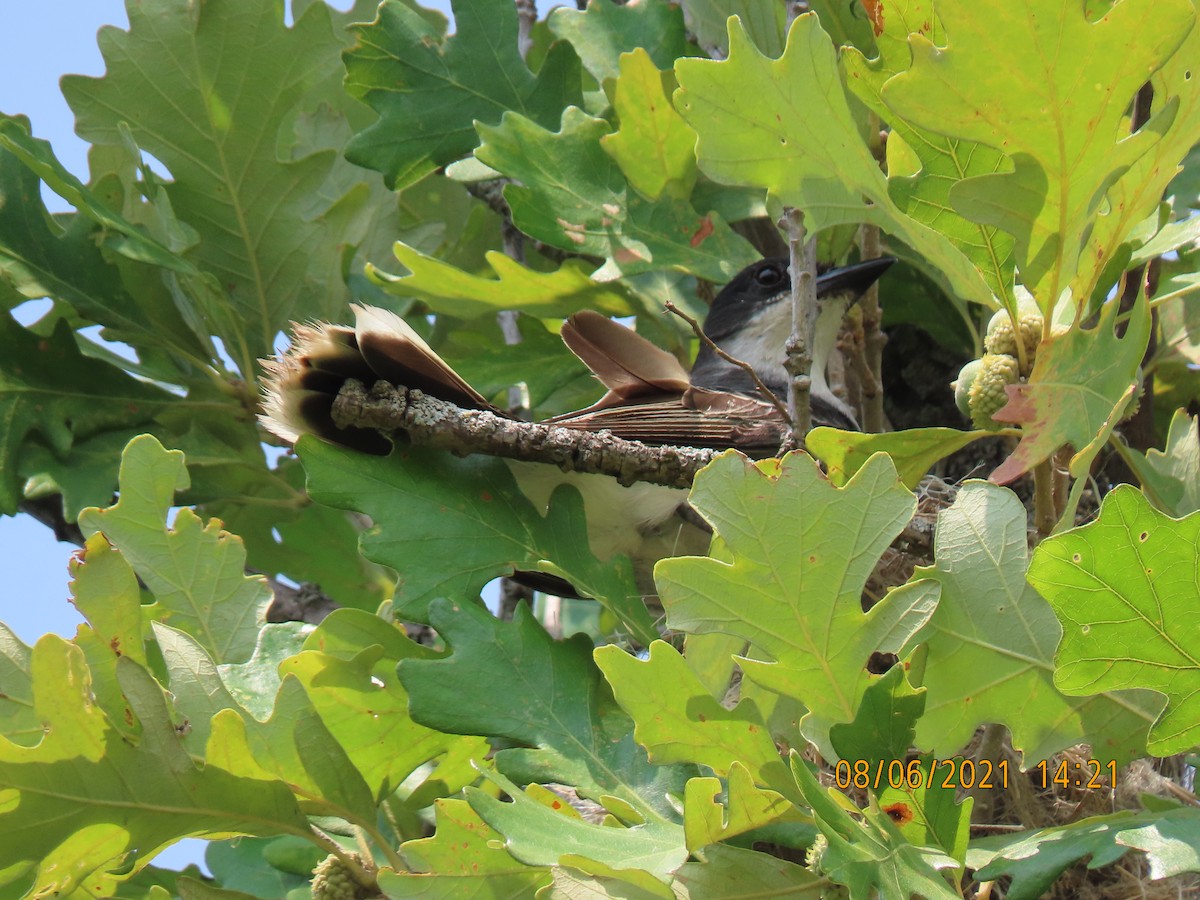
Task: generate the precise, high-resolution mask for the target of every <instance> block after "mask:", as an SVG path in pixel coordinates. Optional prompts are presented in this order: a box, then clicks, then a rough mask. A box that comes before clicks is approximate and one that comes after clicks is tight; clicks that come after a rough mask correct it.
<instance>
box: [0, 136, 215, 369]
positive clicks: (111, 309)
mask: <svg viewBox="0 0 1200 900" xmlns="http://www.w3.org/2000/svg"><path fill="white" fill-rule="evenodd" d="M11 121H12V120H10V124H8V128H7V129H6V130H10V131H17V133H20V132H19V131H18V130H17V129H15V128H14V126H12V125H11ZM16 121H18V122H20V124H21V125H22V130H23V125H24V123H23V121H21V120H16ZM30 143H32V144H33V145H34V148H35V149H39V150H40V148H41V147H42V146H43V145H42V144H41V142H37V141H32V139H30ZM45 152H46V153H47V154H48V153H49V150H48V149H46V151H45ZM0 186H2V188H3V190H2V194H3V197H2V199H0V275H3V276H4V277H5V278H7V279H8V280H9V281H10V282H11V283H12V285H13V287H15V288H16V289H17V290H18V291H20V293H21V294H22V295H24V296H25V297H27V298H31V299H36V298H39V297H52V298H54V299H55V300H58V301H61V302H63V303H65V304H68V305H69V306H70V307H71V308H72V309H74V310H75V312H77V313H78V314H79V315H81V316H83V317H85V318H86V319H89V320H91V321H93V322H98V323H100V324H103V325H105V326H108V328H109V329H111V331H110V332H108V333H109V335H110V336H112V337H114V338H118V339H122V340H128V341H130V342H131V343H134V344H136V345H138V346H142V347H158V348H165V349H170V350H174V351H176V352H178V353H181V354H203V355H204V356H205V357H206V356H207V350H205V349H203V348H202V347H201V346H200V345H199V344H198V343H197V339H196V336H195V334H194V333H193V332H192V331H191V329H190V328H189V327H188V325H187V324H186V323H185V322H183V321H182V320H181V318H180V315H179V312H178V310H177V309H176V308H175V307H174V306H173V305H171V304H160V303H155V302H152V301H151V300H150V299H148V298H147V297H146V296H145V295H144V294H143V293H141V292H139V291H135V290H131V289H130V287H129V286H128V285H126V284H125V282H124V279H123V278H122V275H121V272H120V270H119V269H118V267H117V266H115V265H112V264H110V262H109V261H108V259H107V258H106V257H105V255H104V253H103V251H102V250H101V248H100V247H99V246H97V243H98V241H97V238H99V237H102V236H103V235H104V232H103V230H102V229H100V228H98V227H97V226H96V224H95V223H94V222H93V221H92V220H90V219H88V218H87V217H86V216H83V215H67V216H55V217H51V215H50V213H49V212H48V211H47V210H46V207H45V206H44V204H43V203H42V198H41V193H40V191H39V188H40V185H39V183H38V178H37V175H35V174H34V172H33V171H32V170H31V169H29V168H27V167H26V166H25V165H24V164H23V163H22V162H21V160H20V159H19V158H18V157H17V156H16V155H14V154H13V153H12V152H10V151H9V150H5V149H0ZM180 265H182V263H180ZM156 274H157V272H156ZM84 380H86V379H81V381H84Z"/></svg>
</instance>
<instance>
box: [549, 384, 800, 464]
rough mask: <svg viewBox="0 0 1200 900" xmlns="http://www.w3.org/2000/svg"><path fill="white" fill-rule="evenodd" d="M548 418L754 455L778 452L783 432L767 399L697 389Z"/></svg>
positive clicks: (658, 440) (618, 433)
mask: <svg viewBox="0 0 1200 900" xmlns="http://www.w3.org/2000/svg"><path fill="white" fill-rule="evenodd" d="M548 422H549V423H551V424H554V425H561V426H563V427H564V428H578V429H581V430H584V431H611V432H612V433H613V434H615V435H616V436H617V437H621V438H625V439H626V440H632V441H642V442H643V443H646V444H679V445H683V446H688V447H710V448H713V449H716V450H725V449H728V448H734V449H737V450H741V451H743V452H744V453H747V454H749V455H751V456H769V455H771V454H772V453H774V452H775V451H776V450H778V449H779V442H780V441H781V440H782V438H783V431H784V426H783V422H782V420H781V419H780V417H779V413H778V412H776V410H775V408H774V407H773V406H771V405H770V404H769V403H764V402H762V401H761V400H756V399H754V398H752V397H745V396H741V395H738V394H726V393H721V392H718V391H708V390H703V389H699V388H693V389H690V390H689V391H688V392H687V393H686V394H683V395H677V396H666V395H662V394H660V395H659V396H658V398H656V399H650V400H647V401H646V402H644V403H634V404H625V405H622V406H609V407H602V406H601V405H600V404H597V405H595V406H592V407H589V408H588V409H585V410H580V411H579V412H575V413H566V414H565V415H561V416H557V417H555V418H553V419H550V420H548Z"/></svg>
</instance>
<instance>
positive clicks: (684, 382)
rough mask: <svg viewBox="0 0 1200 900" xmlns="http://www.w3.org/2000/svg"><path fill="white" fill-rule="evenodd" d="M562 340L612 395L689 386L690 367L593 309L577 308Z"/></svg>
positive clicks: (639, 394)
mask: <svg viewBox="0 0 1200 900" xmlns="http://www.w3.org/2000/svg"><path fill="white" fill-rule="evenodd" d="M562 339H563V342H564V343H565V344H566V345H567V347H569V348H570V350H571V352H572V353H574V354H575V355H576V356H578V357H579V358H580V359H581V360H583V364H584V365H585V366H587V367H588V368H589V369H591V370H592V371H593V372H594V373H595V374H596V377H597V378H599V379H600V381H601V383H602V384H603V385H604V386H605V387H606V388H608V390H609V392H610V395H611V397H612V399H611V401H610V398H609V397H606V398H605V399H604V400H602V401H601V403H604V404H605V405H607V403H606V401H609V402H616V401H617V400H620V401H622V402H624V401H628V400H633V399H637V398H641V397H651V396H656V395H660V394H682V393H683V392H684V391H686V390H687V389H688V385H689V382H688V373H687V370H686V369H684V368H683V366H681V365H680V364H679V360H677V359H676V358H675V357H674V356H672V355H671V354H670V353H668V352H667V351H666V350H663V349H661V348H660V347H656V346H655V345H654V344H652V343H650V342H649V341H648V340H646V339H645V338H644V337H642V336H641V335H640V334H638V333H637V332H635V331H632V330H630V329H628V328H626V327H625V326H624V325H620V324H618V323H616V322H614V321H613V320H612V319H609V318H608V317H606V316H602V315H600V314H599V313H597V312H592V311H591V310H583V311H581V312H577V313H576V314H575V315H573V316H571V318H569V319H567V321H566V323H565V324H564V325H563V328H562Z"/></svg>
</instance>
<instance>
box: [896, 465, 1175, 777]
mask: <svg viewBox="0 0 1200 900" xmlns="http://www.w3.org/2000/svg"><path fill="white" fill-rule="evenodd" d="M1026 522H1027V514H1026V511H1025V507H1024V506H1023V505H1022V504H1021V501H1020V500H1019V499H1018V498H1017V496H1016V495H1015V494H1014V493H1013V492H1012V491H1010V490H1008V489H1007V488H1002V487H999V486H998V485H994V484H989V483H987V482H982V481H970V482H967V483H966V484H965V485H963V487H962V488H961V489H960V490H959V493H958V497H957V498H956V499H955V502H954V505H953V506H951V507H950V508H949V509H946V510H944V511H943V512H942V513H941V515H940V516H939V517H938V524H937V532H936V539H935V544H934V558H935V563H934V565H933V566H929V567H922V568H920V569H918V570H917V573H916V574H917V575H919V576H921V577H924V578H931V579H934V580H935V581H937V582H938V584H940V585H941V588H942V599H941V601H940V602H939V603H938V608H937V611H936V612H935V613H934V615H933V618H932V619H930V621H929V625H928V627H927V629H926V631H925V633H924V638H925V642H926V646H927V648H928V656H927V660H926V663H925V674H924V677H923V678H922V683H923V684H924V686H925V688H926V695H925V696H926V700H925V714H924V715H923V716H922V717H921V719H920V720H919V721H918V722H917V740H916V744H917V746H918V747H921V748H922V749H926V750H930V751H932V752H933V753H934V755H935V756H938V757H942V758H948V757H950V756H952V755H953V754H955V753H957V752H958V751H959V750H960V749H961V748H962V747H964V746H966V744H967V743H968V742H969V741H970V740H971V736H972V735H973V734H974V733H975V731H976V729H977V728H978V727H979V726H980V725H983V724H986V723H989V722H995V723H1000V724H1003V725H1007V726H1008V728H1009V730H1010V731H1011V732H1012V743H1013V747H1014V748H1015V749H1016V750H1017V751H1018V752H1020V753H1022V754H1023V755H1024V756H1023V759H1024V765H1026V766H1029V765H1032V764H1033V763H1035V762H1037V761H1038V760H1042V759H1046V758H1047V757H1049V756H1050V755H1051V754H1053V753H1055V752H1056V751H1058V750H1061V749H1063V748H1064V747H1069V746H1071V745H1072V744H1075V743H1078V742H1079V741H1080V740H1086V741H1087V742H1089V743H1090V744H1091V745H1092V750H1093V753H1094V754H1095V755H1096V756H1097V758H1103V759H1116V760H1120V761H1122V762H1124V761H1127V760H1129V759H1133V758H1136V757H1138V756H1140V755H1141V754H1142V753H1144V752H1145V745H1146V731H1147V728H1148V726H1149V723H1150V722H1151V721H1152V720H1153V718H1154V715H1155V711H1156V710H1157V708H1158V706H1159V705H1160V704H1159V703H1158V702H1157V701H1156V700H1155V698H1154V697H1153V695H1151V694H1148V693H1144V692H1143V693H1140V694H1124V693H1122V694H1114V693H1112V692H1110V691H1105V692H1103V693H1100V694H1099V695H1097V696H1095V697H1087V698H1076V697H1065V696H1063V695H1062V693H1060V692H1059V690H1057V689H1056V687H1055V682H1054V680H1053V679H1054V664H1053V654H1054V646H1055V644H1056V642H1057V641H1058V639H1059V635H1060V634H1061V633H1062V631H1061V628H1060V627H1059V625H1058V623H1057V622H1056V621H1055V619H1054V613H1053V611H1052V610H1051V608H1050V607H1049V606H1048V605H1047V604H1046V602H1045V601H1044V600H1043V599H1042V598H1041V597H1040V596H1038V593H1037V591H1035V590H1033V588H1031V587H1030V586H1029V585H1027V584H1026V583H1025V570H1026V565H1027V563H1026V561H1027V559H1028V549H1027V546H1028V545H1027V543H1026V529H1027V526H1026ZM900 590H901V591H907V590H910V588H907V587H906V588H901V589H900Z"/></svg>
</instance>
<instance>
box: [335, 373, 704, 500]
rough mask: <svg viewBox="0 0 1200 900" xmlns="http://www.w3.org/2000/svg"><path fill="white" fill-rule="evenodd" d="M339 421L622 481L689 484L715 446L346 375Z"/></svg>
mask: <svg viewBox="0 0 1200 900" xmlns="http://www.w3.org/2000/svg"><path fill="white" fill-rule="evenodd" d="M332 412H333V421H334V422H335V423H336V424H337V426H338V427H339V428H345V427H346V426H348V425H357V426H358V427H360V428H376V429H378V430H380V431H383V432H385V433H392V432H396V431H403V432H404V434H405V436H406V437H407V438H408V440H409V442H410V443H412V444H414V445H416V446H419V447H433V448H436V449H441V450H448V451H450V452H452V453H455V454H457V455H459V456H466V455H467V454H468V453H484V454H487V455H489V456H500V457H503V458H505V459H519V460H524V461H527V462H541V463H553V464H554V465H556V466H558V467H559V468H560V469H562V470H563V471H564V472H589V473H594V474H599V475H611V476H612V477H614V478H616V479H617V480H618V481H619V482H620V483H621V484H624V485H630V484H633V483H634V482H637V481H645V482H649V483H651V484H661V485H666V486H667V487H675V488H689V487H691V484H692V479H693V478H695V476H696V473H697V472H699V471H700V470H701V469H702V468H704V466H706V465H707V464H708V463H709V462H710V461H711V460H712V459H713V458H714V457H715V456H716V455H717V454H716V451H714V450H702V449H698V448H696V447H670V446H664V447H651V446H649V445H647V444H643V443H641V442H640V441H627V440H624V439H622V438H619V437H616V436H615V435H613V434H611V433H610V432H606V431H601V432H591V431H581V430H579V429H575V428H566V427H564V426H561V425H543V424H539V423H537V422H517V421H514V420H512V419H505V418H501V417H500V416H498V415H496V414H495V413H491V412H488V411H486V410H476V409H463V408H461V407H459V406H455V405H454V404H453V403H446V402H445V401H443V400H437V399H435V398H433V397H430V396H428V395H426V394H424V393H422V392H421V391H418V390H412V389H409V388H404V387H396V386H394V385H391V384H388V383H387V382H386V381H377V382H375V385H374V386H373V387H372V388H371V389H370V391H367V389H366V388H365V387H364V386H363V384H362V382H360V381H356V380H354V379H349V380H347V382H346V383H345V385H343V387H342V389H341V390H340V391H339V392H338V396H337V399H336V400H334V402H333V411H332Z"/></svg>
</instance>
